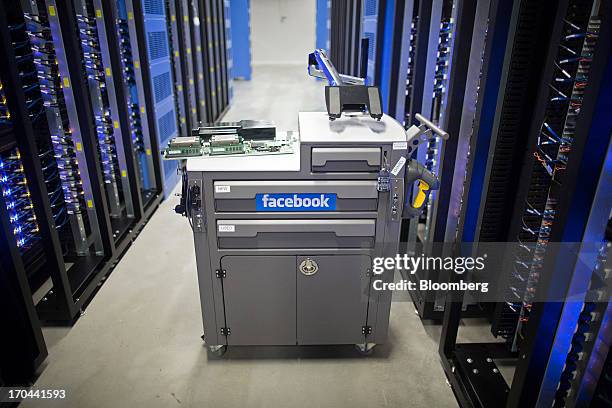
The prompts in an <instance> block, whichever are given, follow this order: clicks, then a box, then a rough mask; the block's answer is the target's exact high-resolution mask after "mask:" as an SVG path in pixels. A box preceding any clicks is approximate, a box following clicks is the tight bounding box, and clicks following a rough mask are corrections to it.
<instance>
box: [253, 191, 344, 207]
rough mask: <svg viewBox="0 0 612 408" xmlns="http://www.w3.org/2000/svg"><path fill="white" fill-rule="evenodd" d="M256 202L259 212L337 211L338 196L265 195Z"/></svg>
mask: <svg viewBox="0 0 612 408" xmlns="http://www.w3.org/2000/svg"><path fill="white" fill-rule="evenodd" d="M255 201H256V209H257V211H336V194H326V193H303V194H297V193H293V194H292V193H272V194H268V193H265V194H257V195H256V196H255Z"/></svg>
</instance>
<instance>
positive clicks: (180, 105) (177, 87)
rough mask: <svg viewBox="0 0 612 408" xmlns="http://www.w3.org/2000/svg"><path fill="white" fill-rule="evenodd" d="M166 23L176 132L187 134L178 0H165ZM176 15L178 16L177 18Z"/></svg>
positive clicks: (185, 67)
mask: <svg viewBox="0 0 612 408" xmlns="http://www.w3.org/2000/svg"><path fill="white" fill-rule="evenodd" d="M165 6H166V10H165V11H166V23H167V25H168V36H169V39H170V41H169V44H168V45H169V47H170V55H171V62H172V74H173V77H174V94H175V96H176V98H175V104H174V109H175V111H176V115H177V117H178V126H179V127H178V132H179V134H180V135H188V134H189V133H190V130H191V129H193V128H192V123H191V117H190V116H189V114H188V112H187V109H188V107H189V95H188V90H187V89H186V84H187V82H188V76H187V65H186V63H185V59H184V56H185V43H184V41H183V35H184V34H183V30H184V27H183V25H182V24H181V16H182V15H183V10H182V9H181V1H180V0H165ZM177 16H178V18H177Z"/></svg>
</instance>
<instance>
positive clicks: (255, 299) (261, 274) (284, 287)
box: [221, 256, 296, 346]
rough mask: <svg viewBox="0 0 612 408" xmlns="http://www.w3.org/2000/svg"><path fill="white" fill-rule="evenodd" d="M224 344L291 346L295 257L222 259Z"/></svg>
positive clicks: (293, 343)
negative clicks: (226, 333) (224, 320)
mask: <svg viewBox="0 0 612 408" xmlns="http://www.w3.org/2000/svg"><path fill="white" fill-rule="evenodd" d="M221 265H222V267H223V269H225V271H226V277H225V279H223V293H224V301H225V319H226V327H227V328H229V330H230V334H229V335H228V336H227V344H228V345H236V346H241V345H289V344H291V345H295V343H296V334H295V325H296V323H295V313H296V310H295V257H294V256H225V257H223V258H222V259H221Z"/></svg>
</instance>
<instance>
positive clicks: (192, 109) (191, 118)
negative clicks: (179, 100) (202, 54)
mask: <svg viewBox="0 0 612 408" xmlns="http://www.w3.org/2000/svg"><path fill="white" fill-rule="evenodd" d="M175 5H176V7H177V13H176V15H177V19H178V20H179V23H180V25H181V28H182V29H181V30H179V32H180V34H181V36H180V40H181V43H182V44H183V47H182V49H183V50H184V53H183V54H182V55H181V60H182V63H183V65H184V68H183V69H184V71H185V74H184V75H185V77H184V78H185V90H186V94H185V98H186V105H185V109H186V112H187V113H186V116H187V118H188V123H189V124H190V125H189V130H191V129H194V127H195V126H196V124H197V123H198V122H199V119H198V107H197V103H198V102H197V101H198V98H199V95H198V90H197V88H196V76H197V74H196V72H197V69H196V66H195V62H194V57H193V53H194V46H193V41H192V38H193V29H194V26H195V24H192V21H193V19H194V15H193V8H192V7H191V0H176V3H175ZM198 22H199V18H198Z"/></svg>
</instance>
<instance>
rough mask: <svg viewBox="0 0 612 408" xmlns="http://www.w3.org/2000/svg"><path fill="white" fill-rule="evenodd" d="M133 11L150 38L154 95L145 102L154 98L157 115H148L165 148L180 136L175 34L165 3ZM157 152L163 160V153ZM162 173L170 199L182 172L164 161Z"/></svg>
mask: <svg viewBox="0 0 612 408" xmlns="http://www.w3.org/2000/svg"><path fill="white" fill-rule="evenodd" d="M127 3H129V1H127ZM132 8H133V9H134V11H135V12H136V13H135V17H134V22H135V25H136V27H139V28H141V30H142V34H143V35H144V36H145V38H146V50H147V53H146V58H147V65H146V67H147V69H145V71H147V73H148V77H149V80H148V81H146V82H145V83H144V85H145V87H147V88H150V91H149V92H148V93H146V94H145V98H147V99H149V98H150V100H151V102H152V103H151V104H150V105H149V106H152V107H153V109H152V110H153V111H152V112H148V115H149V117H150V119H149V129H150V131H151V133H152V134H153V135H155V136H156V137H155V138H156V141H157V146H165V145H167V144H168V141H169V140H170V139H171V138H173V137H176V136H177V134H178V128H179V122H180V120H179V115H178V114H177V110H176V99H178V97H177V98H176V99H175V91H176V90H177V89H176V86H175V77H174V75H173V70H172V61H173V56H172V54H171V52H172V51H173V49H172V42H171V41H170V36H169V32H170V33H171V30H170V31H169V30H168V23H167V21H168V20H170V17H169V16H167V15H166V4H165V1H164V0H142V2H138V1H133V2H132ZM143 43H144V42H143ZM142 61H143V60H142V58H141V62H142ZM147 102H148V101H147ZM186 134H187V133H186ZM152 139H153V137H152ZM153 152H154V154H155V155H156V156H157V157H158V159H159V149H158V150H154V151H153ZM161 169H162V177H163V179H162V180H163V181H162V185H163V190H164V195H165V196H166V197H167V196H168V195H170V193H171V192H172V190H173V189H174V187H175V186H176V184H177V183H178V181H179V172H178V171H177V167H176V163H174V162H172V161H163V162H162V165H161Z"/></svg>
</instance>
